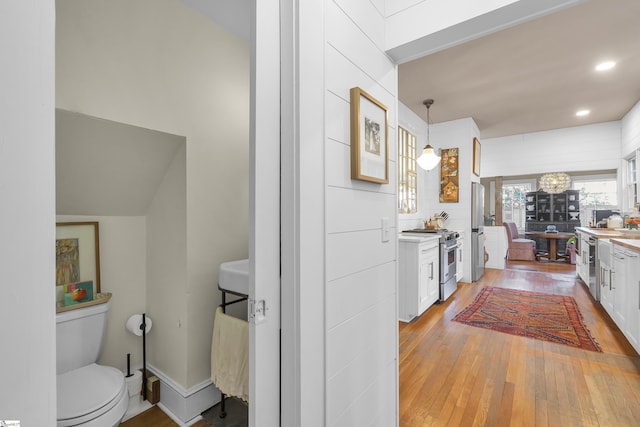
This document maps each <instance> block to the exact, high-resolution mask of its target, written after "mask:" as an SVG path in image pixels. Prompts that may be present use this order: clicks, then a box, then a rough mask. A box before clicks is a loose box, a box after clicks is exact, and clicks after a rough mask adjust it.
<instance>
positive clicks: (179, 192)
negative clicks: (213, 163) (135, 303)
mask: <svg viewBox="0 0 640 427" xmlns="http://www.w3.org/2000/svg"><path fill="white" fill-rule="evenodd" d="M186 151H187V150H186V146H184V145H183V146H182V147H181V148H180V150H179V151H178V153H176V156H175V157H174V159H173V161H172V162H171V165H170V166H169V168H168V169H167V172H166V174H165V176H164V179H163V180H162V183H161V184H160V186H159V187H158V190H157V192H156V194H155V197H154V198H153V201H152V203H151V206H149V211H148V212H147V223H146V224H147V229H146V249H147V252H146V254H147V256H146V258H142V257H141V259H140V261H141V262H143V261H146V262H145V267H146V272H147V282H146V287H145V298H144V299H145V301H146V303H147V304H146V310H147V314H148V315H149V316H150V317H151V319H152V320H153V329H152V331H151V332H150V333H149V347H148V354H149V356H148V358H149V362H150V363H151V364H152V365H153V366H155V367H159V368H160V369H161V370H162V372H163V373H164V374H166V375H167V376H169V377H170V378H172V379H174V380H175V379H178V378H186V375H187V367H188V363H179V364H176V363H173V360H172V359H177V360H181V361H186V360H188V359H187V356H188V354H189V353H190V351H191V350H192V349H189V350H187V346H188V337H187V334H186V333H185V331H188V330H189V328H188V322H187V319H188V312H187V307H188V303H187V297H186V295H185V289H184V286H183V284H184V283H186V282H187V262H188V261H187V233H186V229H187V209H186V206H187V200H186V192H185V189H186V187H187V185H186V184H187V183H186V177H187V173H186V168H185V165H186ZM168 266H169V267H168ZM197 315H199V316H206V323H209V322H211V319H212V316H213V314H212V313H207V312H206V311H205V312H204V314H203V312H202V311H198V312H197ZM203 322H205V320H204V319H203ZM204 341H205V342H206V343H209V345H210V341H209V340H204ZM209 348H210V347H209ZM205 378H206V377H205Z"/></svg>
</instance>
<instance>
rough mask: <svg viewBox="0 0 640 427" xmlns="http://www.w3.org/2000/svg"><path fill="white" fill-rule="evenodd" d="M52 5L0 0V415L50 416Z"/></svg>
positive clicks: (34, 421) (34, 420)
mask: <svg viewBox="0 0 640 427" xmlns="http://www.w3.org/2000/svg"><path fill="white" fill-rule="evenodd" d="M54 23H55V13H54V5H53V2H46V1H39V2H25V1H21V0H10V1H2V2H0V58H1V59H0V63H1V65H0V67H1V69H2V78H1V79H0V93H1V94H2V96H0V198H1V200H2V202H1V205H0V206H1V207H0V235H1V236H2V245H1V246H0V260H2V261H0V275H1V277H2V298H0V346H1V347H2V356H1V363H0V382H1V383H2V385H0V419H3V420H7V419H9V420H21V421H22V425H23V426H53V425H55V420H56V376H55V375H56V347H55V345H56V344H55V336H56V335H55V290H54V289H55V286H54V279H53V272H54V271H55V250H54V248H55V197H54V194H55V190H54V189H55V152H54V148H55V144H54V108H55V104H54V79H53V75H54V74H53V69H54V46H53V40H54Z"/></svg>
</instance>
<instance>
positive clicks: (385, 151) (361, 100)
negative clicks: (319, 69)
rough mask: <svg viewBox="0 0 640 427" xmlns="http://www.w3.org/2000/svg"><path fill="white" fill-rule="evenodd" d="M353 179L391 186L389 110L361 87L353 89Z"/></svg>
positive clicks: (351, 94) (351, 93)
mask: <svg viewBox="0 0 640 427" xmlns="http://www.w3.org/2000/svg"><path fill="white" fill-rule="evenodd" d="M350 97H351V179H358V180H360V181H369V182H375V183H378V184H388V183H389V136H388V129H389V126H388V119H387V107H386V106H385V105H384V104H382V103H381V102H380V101H378V100H377V99H375V98H374V97H373V96H371V95H369V94H368V93H367V92H365V91H364V90H362V89H360V88H359V87H354V88H351V90H350Z"/></svg>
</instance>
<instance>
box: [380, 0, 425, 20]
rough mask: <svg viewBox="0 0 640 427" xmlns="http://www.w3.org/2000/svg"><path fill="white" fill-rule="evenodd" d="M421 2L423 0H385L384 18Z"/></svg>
mask: <svg viewBox="0 0 640 427" xmlns="http://www.w3.org/2000/svg"><path fill="white" fill-rule="evenodd" d="M423 1H425V0H387V1H386V2H385V8H386V10H385V14H386V16H391V15H394V14H396V13H398V12H401V11H403V10H405V9H408V8H410V7H411V6H415V5H416V4H418V3H421V2H423Z"/></svg>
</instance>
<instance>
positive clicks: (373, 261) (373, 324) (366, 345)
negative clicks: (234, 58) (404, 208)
mask: <svg viewBox="0 0 640 427" xmlns="http://www.w3.org/2000/svg"><path fill="white" fill-rule="evenodd" d="M378 3H379V2H378ZM324 13H325V15H324V34H325V39H324V40H323V41H321V42H322V48H323V49H324V58H322V57H320V56H318V57H317V58H318V59H317V60H316V64H315V66H316V67H320V70H324V73H319V74H316V76H317V77H318V78H319V80H317V81H309V82H308V83H309V84H310V85H315V86H317V87H324V94H323V95H322V94H321V96H323V98H324V99H323V101H322V103H323V104H324V115H325V120H324V132H323V133H324V137H323V136H322V135H316V134H314V138H315V139H313V138H312V139H307V138H304V139H303V140H301V141H300V144H301V145H306V144H307V143H311V144H323V145H324V152H325V159H324V170H323V174H324V184H323V187H324V193H325V195H324V221H325V237H324V246H325V250H324V260H323V259H322V258H320V259H318V260H317V261H316V262H319V263H323V262H324V263H325V271H326V276H325V282H324V284H323V286H324V292H325V295H326V302H325V308H324V313H323V314H322V315H321V317H323V318H324V322H325V324H324V328H325V331H324V334H325V340H326V350H325V354H326V359H325V361H324V363H325V365H324V366H325V368H324V379H321V381H322V383H325V384H326V389H325V393H324V399H326V406H325V409H324V410H323V412H324V414H323V418H324V419H322V418H316V419H306V418H303V425H345V426H351V425H367V424H379V425H394V424H395V423H396V419H397V391H398V384H397V351H398V350H397V349H398V336H397V313H396V247H397V242H396V237H395V235H396V231H397V230H396V229H395V227H393V226H394V225H395V223H396V209H395V206H396V200H395V198H396V165H395V162H396V132H397V126H396V122H397V113H396V111H397V108H396V103H397V101H396V98H397V84H396V81H397V70H396V66H395V65H394V64H393V62H392V61H391V60H390V59H389V58H388V57H387V55H386V54H385V53H384V50H383V36H384V33H383V32H384V16H383V15H384V11H383V10H382V9H381V5H380V4H378V5H376V4H374V3H371V2H369V1H358V2H353V1H347V0H344V1H343V0H341V1H331V0H327V1H325V2H324ZM306 18H308V19H314V20H317V19H319V17H318V16H307V17H306ZM309 47H312V46H309ZM309 47H306V46H301V49H306V48H309ZM314 52H315V54H316V55H317V51H314ZM355 86H359V87H360V88H362V89H364V90H365V91H366V92H368V93H369V94H371V95H372V96H373V97H375V98H376V99H378V100H379V101H380V102H382V103H383V104H384V105H386V106H387V108H388V117H389V130H388V136H389V158H390V163H389V184H384V185H380V184H373V183H367V182H363V181H356V180H352V179H351V178H350V176H351V175H350V132H349V109H350V96H349V90H350V88H352V87H355ZM307 102H315V101H314V100H308V101H307ZM301 108H305V106H304V105H303V106H302V107H301ZM313 126H314V125H312V127H311V128H312V129H313ZM301 135H307V133H306V132H305V128H304V127H303V128H302V129H301ZM316 209H318V207H316ZM383 217H386V218H389V223H390V224H391V225H392V228H391V230H390V239H389V241H387V242H382V239H381V234H382V233H381V219H382V218H383ZM318 225H320V224H318ZM303 247H304V246H303ZM325 260H326V261H325ZM320 265H321V264H320ZM300 286H301V287H302V286H305V284H304V282H301V283H300ZM315 304H317V301H310V300H306V301H302V302H301V310H303V311H304V310H305V307H307V306H309V307H311V306H314V305H315ZM322 383H320V384H316V386H318V387H320V389H323V388H324V386H323V384H322ZM313 405H322V402H321V401H319V402H314V403H313ZM320 408H322V406H320ZM303 416H304V414H303Z"/></svg>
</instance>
